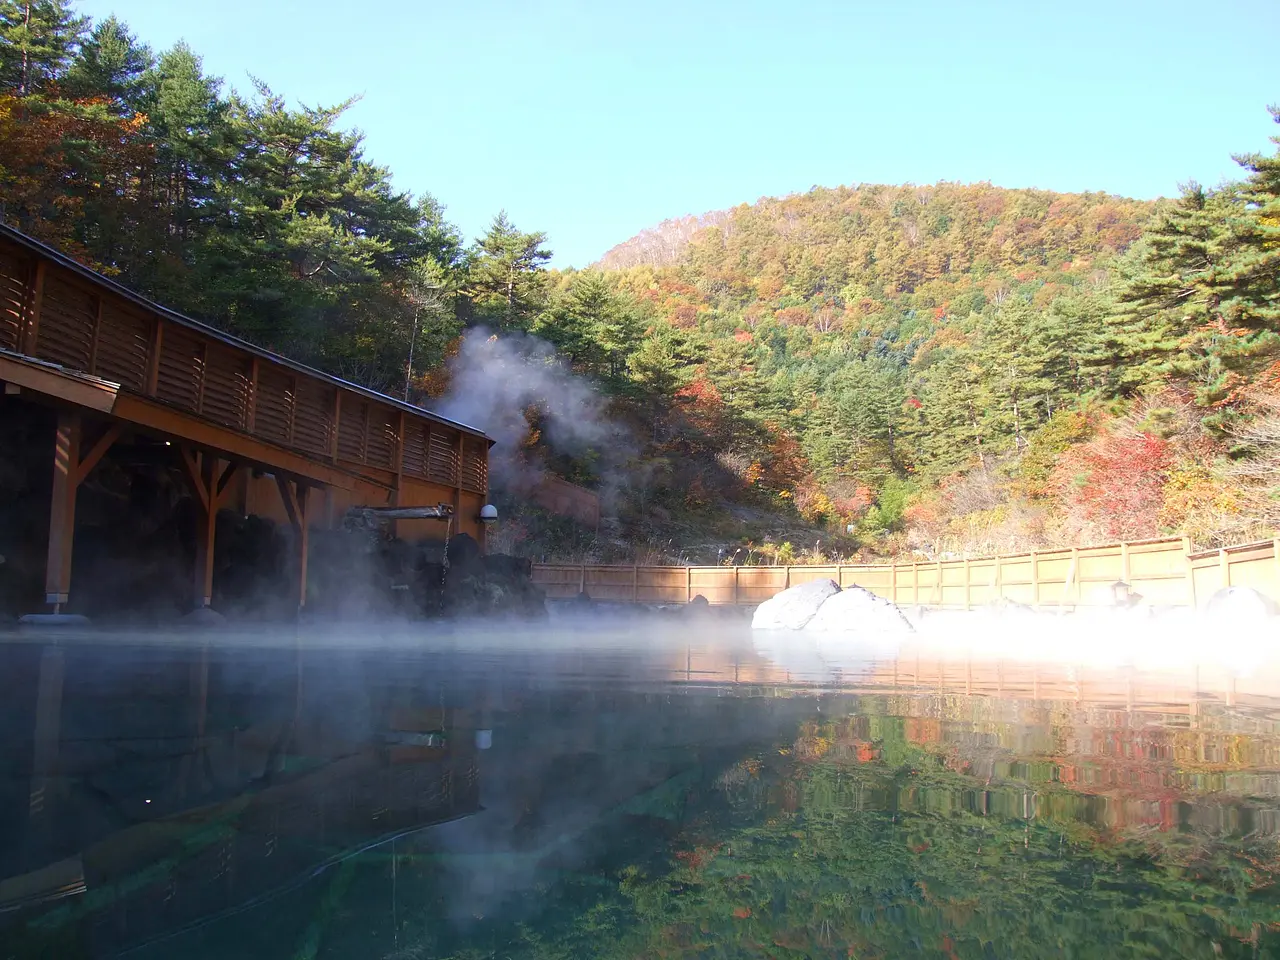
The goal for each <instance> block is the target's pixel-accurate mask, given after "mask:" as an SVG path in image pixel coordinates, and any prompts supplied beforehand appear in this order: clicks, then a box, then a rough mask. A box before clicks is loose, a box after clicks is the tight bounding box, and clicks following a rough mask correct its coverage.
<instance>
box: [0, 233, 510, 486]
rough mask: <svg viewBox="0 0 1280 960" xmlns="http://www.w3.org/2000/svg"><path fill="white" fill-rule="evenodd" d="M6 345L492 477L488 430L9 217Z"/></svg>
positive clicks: (216, 415) (425, 464) (144, 391)
mask: <svg viewBox="0 0 1280 960" xmlns="http://www.w3.org/2000/svg"><path fill="white" fill-rule="evenodd" d="M0 350H4V351H9V352H10V353H15V354H20V355H23V356H28V357H34V358H36V359H39V360H44V361H48V362H50V363H54V364H58V365H59V366H61V367H63V368H64V369H66V370H69V371H76V372H79V373H84V374H89V375H90V376H93V377H99V378H101V379H103V380H107V381H111V382H112V383H117V384H119V385H120V387H121V388H122V390H123V391H125V392H128V393H132V394H135V395H137V396H141V397H145V398H148V399H150V400H154V401H156V402H158V403H161V404H164V405H165V406H167V407H171V408H173V409H176V410H179V411H182V412H183V413H187V414H194V415H196V416H198V417H200V418H201V419H203V420H206V421H209V422H211V423H213V424H216V425H218V426H220V427H224V428H228V429H231V430H234V431H237V432H238V433H242V434H246V435H248V436H250V437H253V438H255V439H258V440H262V441H265V442H267V443H270V444H273V445H275V446H277V447H282V448H284V449H286V450H289V451H290V452H293V453H297V454H301V455H304V456H306V457H308V458H311V459H313V460H317V461H320V462H328V463H331V464H339V463H341V464H346V465H350V466H355V467H371V468H375V469H377V470H383V471H389V472H391V473H401V472H402V473H403V474H404V475H408V476H410V477H417V478H419V479H422V480H427V481H431V482H434V483H438V484H441V485H443V486H448V487H454V488H458V489H462V490H466V491H469V492H473V493H480V494H483V493H485V492H486V491H487V488H488V451H489V441H488V439H487V438H486V437H485V435H484V434H483V433H482V432H480V431H478V430H474V429H472V428H470V427H467V426H465V425H462V424H458V423H454V422H453V421H450V420H446V419H444V418H442V417H437V416H435V415H433V414H430V413H428V412H426V411H424V410H422V409H420V408H418V407H414V406H411V405H410V404H406V403H400V402H399V401H396V400H394V399H393V398H391V397H386V396H384V395H382V394H378V393H375V392H373V391H371V390H366V389H364V388H362V387H359V386H356V385H355V384H350V383H346V382H344V381H341V380H338V379H336V378H333V377H330V376H327V375H325V374H323V373H320V372H319V371H317V370H312V369H310V368H309V367H305V366H303V365H301V364H297V363H293V362H292V361H290V360H287V359H286V358H284V357H280V356H277V355H275V354H272V353H270V352H268V351H266V350H262V349H260V348H258V347H255V346H253V345H251V344H248V343H246V342H244V341H242V340H238V339H236V338H234V337H230V336H228V335H226V334H224V333H222V332H221V331H218V330H215V329H214V328H212V327H208V326H206V325H204V324H201V323H199V322H197V321H195V320H191V319H190V318H188V317H184V316H182V315H180V314H177V313H174V312H173V311H170V310H166V309H165V308H163V307H161V306H159V305H158V304H154V303H151V302H150V301H147V300H145V299H144V298H142V297H140V296H138V295H137V294H135V293H133V292H132V291H130V290H127V289H126V288H124V287H122V286H120V285H119V284H116V283H114V282H113V281H111V280H109V279H108V278H106V277H103V276H101V275H99V274H97V273H94V272H93V271H91V270H88V269H86V268H85V267H83V266H81V265H79V264H77V263H75V262H74V261H72V260H70V259H69V258H67V257H64V256H62V255H61V254H59V253H58V252H57V251H55V250H52V249H51V248H49V247H46V246H44V245H42V244H39V243H37V242H36V241H34V240H32V239H31V238H29V237H26V236H24V235H23V234H21V233H18V232H17V231H14V230H12V229H10V228H8V227H4V226H0Z"/></svg>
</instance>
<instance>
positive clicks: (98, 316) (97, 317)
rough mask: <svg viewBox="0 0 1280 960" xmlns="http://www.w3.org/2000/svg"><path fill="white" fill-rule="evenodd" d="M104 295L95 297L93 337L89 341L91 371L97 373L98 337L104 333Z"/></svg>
mask: <svg viewBox="0 0 1280 960" xmlns="http://www.w3.org/2000/svg"><path fill="white" fill-rule="evenodd" d="M104 299H105V298H104V297H103V296H102V294H98V295H97V296H96V297H94V300H95V301H96V308H95V309H94V311H93V337H92V338H91V339H90V341H89V373H90V374H96V373H97V372H98V337H99V336H100V335H101V333H102V309H103V301H104Z"/></svg>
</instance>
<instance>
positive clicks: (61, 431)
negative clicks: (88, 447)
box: [44, 413, 81, 613]
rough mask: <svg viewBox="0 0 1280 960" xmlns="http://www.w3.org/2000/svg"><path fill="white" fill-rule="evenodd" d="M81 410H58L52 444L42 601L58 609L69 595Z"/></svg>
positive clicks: (78, 465) (60, 609)
mask: <svg viewBox="0 0 1280 960" xmlns="http://www.w3.org/2000/svg"><path fill="white" fill-rule="evenodd" d="M80 431H81V425H80V414H78V413H60V414H59V415H58V429H57V432H56V433H55V434H54V445H53V497H52V500H51V503H50V509H49V553H48V557H47V562H46V565H45V575H44V593H45V597H44V599H45V603H51V604H53V612H54V613H61V612H62V605H63V604H64V603H66V602H67V601H68V600H69V599H70V597H71V547H72V543H73V540H74V537H75V529H76V490H77V489H78V487H79V483H78V478H79V475H80Z"/></svg>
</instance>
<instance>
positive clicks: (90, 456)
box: [76, 423, 121, 487]
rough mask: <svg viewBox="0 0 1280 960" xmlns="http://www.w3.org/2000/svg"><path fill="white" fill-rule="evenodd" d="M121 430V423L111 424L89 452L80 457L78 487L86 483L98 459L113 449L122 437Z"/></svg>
mask: <svg viewBox="0 0 1280 960" xmlns="http://www.w3.org/2000/svg"><path fill="white" fill-rule="evenodd" d="M120 432H121V430H120V424H118V423H113V424H111V425H110V426H109V427H107V429H106V432H105V433H103V434H102V436H101V437H99V438H98V442H97V443H95V444H94V445H93V446H92V447H91V448H90V449H89V452H88V453H86V454H85V455H84V456H82V457H81V458H80V464H79V466H78V468H77V470H76V486H77V487H78V486H80V484H82V483H84V481H85V479H86V478H87V477H88V476H89V473H90V471H92V470H93V468H94V467H96V466H97V465H98V461H99V460H101V459H102V458H103V456H105V455H106V452H107V451H108V450H110V449H111V446H112V444H114V443H115V442H116V441H117V440H119V439H120Z"/></svg>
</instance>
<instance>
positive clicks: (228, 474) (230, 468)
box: [217, 460, 240, 502]
mask: <svg viewBox="0 0 1280 960" xmlns="http://www.w3.org/2000/svg"><path fill="white" fill-rule="evenodd" d="M239 470H240V464H239V463H237V462H236V461H234V460H232V461H230V462H229V463H228V464H227V468H226V469H225V470H223V471H222V476H221V477H219V478H218V488H217V491H218V497H219V502H221V497H222V495H223V494H224V493H225V492H226V490H227V484H229V483H230V482H231V481H232V479H234V477H235V475H236V474H237V473H238V472H239Z"/></svg>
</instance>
